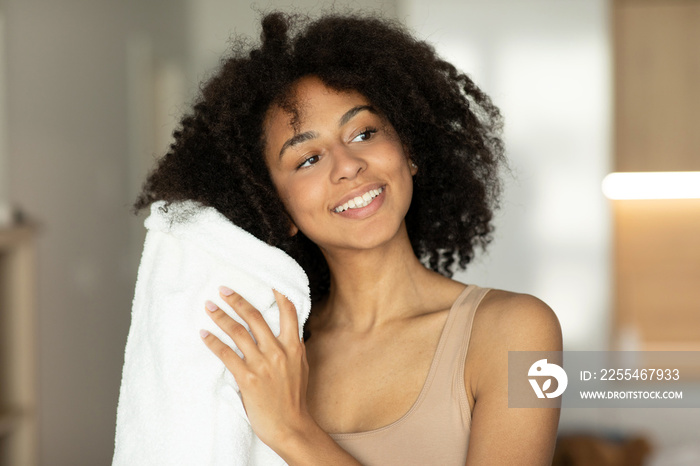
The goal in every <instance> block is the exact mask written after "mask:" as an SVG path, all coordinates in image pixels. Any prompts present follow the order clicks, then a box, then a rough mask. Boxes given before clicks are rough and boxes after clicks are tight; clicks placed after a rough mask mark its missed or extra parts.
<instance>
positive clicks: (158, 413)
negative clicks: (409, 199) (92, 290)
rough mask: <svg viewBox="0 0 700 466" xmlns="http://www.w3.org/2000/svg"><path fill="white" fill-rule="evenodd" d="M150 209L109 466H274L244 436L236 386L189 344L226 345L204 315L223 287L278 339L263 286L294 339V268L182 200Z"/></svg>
mask: <svg viewBox="0 0 700 466" xmlns="http://www.w3.org/2000/svg"><path fill="white" fill-rule="evenodd" d="M164 206H165V202H163V201H159V202H156V203H154V204H153V205H152V206H151V215H150V216H149V217H148V218H147V219H146V221H145V226H146V228H147V229H148V233H147V235H146V241H145V244H144V249H143V255H142V257H141V264H140V265H139V271H138V278H137V282H136V291H135V295H134V301H133V308H132V316H131V319H132V320H131V328H130V330H129V336H128V339H127V343H126V351H125V357H124V369H123V373H122V384H121V391H120V395H119V405H118V408H117V428H116V438H115V450H114V459H113V465H114V466H141V465H222V466H223V465H226V466H232V465H247V464H260V465H278V464H284V461H283V460H282V459H281V458H280V457H279V456H277V455H276V454H275V453H274V452H273V451H272V450H271V449H270V448H269V447H267V446H266V445H264V444H263V443H262V442H261V441H260V440H259V439H258V438H257V437H256V436H255V434H254V433H253V431H252V429H251V427H250V424H249V422H248V419H247V417H246V415H245V410H244V409H243V404H242V402H241V398H240V393H239V392H238V386H237V385H236V382H235V380H234V378H233V376H232V375H231V373H230V372H229V371H228V370H227V369H226V368H225V366H224V365H223V363H222V362H221V361H220V360H219V359H218V358H217V357H216V356H215V355H214V354H212V353H211V351H209V349H208V348H207V347H206V346H205V345H204V343H203V342H202V341H201V339H200V337H199V329H206V330H208V331H209V332H211V333H212V334H214V335H216V336H217V337H218V338H219V339H221V340H222V341H223V342H225V343H227V344H229V345H230V346H232V347H234V343H233V341H232V340H231V338H229V337H228V335H226V334H225V333H224V332H223V331H222V330H221V329H220V328H219V327H218V326H217V325H216V324H214V322H213V321H212V320H211V319H210V318H209V317H208V316H207V315H206V312H205V310H204V302H205V300H207V299H209V300H212V301H214V302H215V303H216V304H217V305H218V306H219V307H220V308H221V309H223V310H224V311H226V312H227V313H228V314H229V315H230V316H231V317H233V318H234V319H236V320H237V321H238V322H241V323H243V321H242V320H241V319H240V317H238V315H237V314H236V313H235V312H233V311H232V310H231V308H230V307H229V306H228V305H227V304H226V303H225V302H224V301H223V300H221V299H220V298H219V292H218V287H219V286H220V285H226V286H228V287H230V288H232V289H234V290H235V291H236V292H237V293H239V294H241V295H242V296H243V297H244V298H245V299H246V300H247V301H248V302H250V303H251V304H252V305H253V306H254V307H255V308H257V309H258V310H259V311H260V312H261V313H262V314H263V316H264V317H265V320H266V321H267V322H268V324H269V325H270V328H271V329H272V331H273V333H274V334H275V335H279V309H278V307H277V304H276V302H275V298H274V294H273V293H272V289H273V288H274V289H276V290H277V291H279V292H280V293H282V294H284V295H285V296H286V297H287V298H288V299H289V300H290V301H291V302H292V303H293V304H294V306H295V307H296V310H297V314H298V316H299V336H300V337H301V335H302V327H303V325H304V323H305V322H306V319H307V317H308V315H309V311H310V308H311V301H310V298H309V284H308V279H307V277H306V274H305V273H304V271H303V269H302V268H301V267H300V266H299V264H297V262H296V261H294V260H293V259H292V258H291V257H289V256H288V255H287V254H286V253H284V252H283V251H282V250H280V249H278V248H275V247H272V246H269V245H267V244H265V243H263V242H262V241H260V240H258V239H257V238H255V237H254V236H253V235H251V234H250V233H248V232H246V231H244V230H243V229H241V228H239V227H237V226H236V225H234V224H233V223H232V222H231V221H229V220H228V219H227V218H226V217H224V216H223V215H221V214H220V213H219V212H218V211H217V210H216V209H213V208H211V207H202V206H200V205H199V204H197V203H194V202H191V201H186V202H178V203H173V204H171V205H170V206H168V207H167V209H165V207H164Z"/></svg>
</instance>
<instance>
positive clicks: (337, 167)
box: [331, 145, 367, 182]
mask: <svg viewBox="0 0 700 466" xmlns="http://www.w3.org/2000/svg"><path fill="white" fill-rule="evenodd" d="M331 155H332V160H333V168H332V172H331V177H332V179H333V181H336V182H337V181H341V180H344V179H347V180H352V179H354V178H355V177H356V176H357V175H358V174H359V173H360V172H362V171H364V170H365V169H366V168H367V162H366V161H365V160H364V159H363V158H362V157H361V156H359V155H358V154H356V153H353V152H352V151H351V150H350V149H349V148H347V147H345V146H343V145H338V146H336V147H334V148H333V150H332V154H331Z"/></svg>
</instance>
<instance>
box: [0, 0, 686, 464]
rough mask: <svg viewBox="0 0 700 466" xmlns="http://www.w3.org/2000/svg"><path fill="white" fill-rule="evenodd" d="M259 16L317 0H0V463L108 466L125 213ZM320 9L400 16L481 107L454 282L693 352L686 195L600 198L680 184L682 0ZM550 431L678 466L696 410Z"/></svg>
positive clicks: (127, 232)
mask: <svg viewBox="0 0 700 466" xmlns="http://www.w3.org/2000/svg"><path fill="white" fill-rule="evenodd" d="M273 7H277V8H281V9H284V10H290V9H292V8H294V9H298V10H299V11H301V12H309V13H310V14H312V15H316V14H319V13H321V12H324V11H329V9H330V4H329V5H327V4H325V3H323V2H320V1H312V0H299V1H296V2H262V1H261V2H256V3H254V4H252V5H251V3H250V2H249V1H231V0H229V1H227V0H0V274H1V275H0V306H2V307H0V363H1V364H2V365H1V366H0V368H1V369H0V464H3V465H4V464H8V465H9V464H11V465H34V464H41V465H58V466H63V465H66V466H68V465H71V466H72V465H107V464H110V462H111V456H112V452H113V438H114V425H115V416H116V407H117V398H118V394H119V384H120V378H121V368H122V364H123V352H124V345H125V343H126V336H127V332H128V329H129V324H130V311H131V309H130V308H131V299H132V296H133V289H134V284H135V281H136V271H137V268H138V261H139V257H140V253H141V248H142V242H143V238H144V235H145V232H144V230H143V225H142V223H143V217H136V216H134V215H132V214H131V213H130V205H131V203H132V202H133V200H134V199H135V196H136V194H137V192H138V190H139V188H140V186H141V183H142V182H143V180H144V177H145V175H146V173H147V171H148V170H149V168H150V167H152V165H153V163H154V161H155V160H156V158H157V157H159V156H161V155H162V154H163V153H164V152H165V150H166V148H167V146H168V144H169V142H170V138H171V134H172V131H173V129H174V128H175V126H176V125H177V122H178V120H179V118H180V117H181V115H182V114H183V112H185V111H187V110H188V104H189V103H190V102H191V101H192V99H193V98H194V96H195V95H196V93H197V90H198V84H199V83H200V81H201V80H202V79H205V78H206V77H207V76H209V75H210V74H211V73H212V72H213V71H214V70H215V68H216V66H217V65H218V63H219V59H220V57H221V56H222V55H223V54H224V53H225V52H226V49H227V40H228V39H229V38H230V37H232V36H233V35H245V36H249V37H251V38H253V39H257V37H258V33H259V28H258V24H259V22H258V19H259V17H260V12H261V11H266V10H269V9H271V8H273ZM333 7H334V8H335V10H337V11H341V12H342V11H347V10H348V9H351V10H359V11H372V12H374V13H375V14H378V15H384V16H387V17H390V18H395V19H398V20H400V21H402V22H404V23H405V24H406V25H408V26H409V27H410V28H411V29H412V30H413V31H414V32H415V34H416V35H417V36H418V37H420V38H423V39H426V40H427V41H429V42H431V43H432V44H434V46H435V47H436V49H437V50H438V52H439V53H441V54H442V55H443V56H444V57H445V58H447V59H448V60H450V61H452V62H453V63H454V64H455V65H456V66H457V67H458V68H460V69H462V70H463V71H465V72H466V73H467V74H469V75H470V76H471V77H472V78H473V79H474V80H475V81H476V83H477V84H478V85H479V86H481V87H482V88H483V89H484V90H485V91H486V92H487V93H488V94H489V95H491V96H492V98H493V100H494V102H495V103H496V105H498V106H499V107H500V108H501V110H502V113H503V115H504V117H505V123H506V126H505V139H506V144H507V148H508V156H509V159H510V168H511V172H510V173H506V174H504V176H505V182H506V190H505V193H504V197H503V202H502V209H501V210H500V212H499V213H498V216H497V220H496V224H497V230H496V234H495V239H494V241H493V244H492V246H491V248H490V249H489V252H488V253H487V254H484V255H482V256H480V257H479V258H478V259H477V260H476V261H475V263H474V264H473V265H472V266H471V267H470V268H469V270H468V271H467V272H466V273H464V274H461V275H459V276H458V277H457V278H458V279H460V280H462V281H465V282H471V283H476V284H479V285H481V286H491V287H498V288H504V289H509V290H513V291H519V292H525V293H530V294H533V295H536V296H538V297H540V298H541V299H543V300H544V301H545V302H547V303H548V304H549V305H550V306H551V307H552V308H553V309H554V310H555V312H556V313H557V315H558V317H559V320H560V322H561V325H562V331H563V334H564V348H565V349H566V350H607V349H624V350H651V349H654V350H663V349H667V350H668V349H676V350H698V349H700V315H699V314H700V313H698V310H699V309H700V295H699V294H698V286H697V284H698V283H699V282H700V206H699V202H700V201H699V200H698V199H672V200H658V199H649V200H613V199H608V198H606V197H605V196H604V195H603V192H602V190H601V183H602V181H603V178H604V177H605V176H606V175H607V174H608V173H611V172H615V171H626V172H639V171H651V172H663V171H698V170H700V1H697V0H619V1H618V0H567V1H561V0H510V1H509V0H460V1H458V0H452V1H450V0H431V1H422V0H386V1H383V2H377V1H372V0H354V1H347V2H342V1H336V2H333ZM650 184H654V183H653V182H651V183H650ZM698 184H700V182H698ZM698 368H700V361H698V363H697V367H695V370H696V377H697V378H696V380H697V382H691V383H688V384H686V385H685V386H684V387H683V389H684V390H688V391H696V392H697V391H700V377H699V376H698V375H697V374H700V371H698V370H697V369H698ZM560 432H561V434H562V435H565V434H571V433H577V432H588V433H591V434H595V435H596V436H598V437H601V438H605V439H608V440H610V439H618V440H620V441H619V442H613V443H608V444H606V445H605V447H604V448H607V449H609V450H610V451H614V452H616V454H617V451H618V450H620V449H624V448H634V446H633V445H632V444H631V443H629V442H627V443H625V441H626V440H627V439H633V438H635V437H637V438H644V439H646V441H647V442H648V443H649V445H650V446H651V447H652V453H651V454H650V455H648V456H647V459H646V461H647V464H659V465H660V464H665V465H673V464H678V465H680V464H700V451H699V450H698V446H697V445H698V443H699V441H700V409H685V410H682V409H658V408H657V409H617V410H616V409H599V410H595V409H590V410H589V409H586V410H582V409H568V410H567V409H565V410H562V418H561V423H560ZM630 445H632V446H630ZM590 448H594V447H590ZM590 448H589V450H590ZM595 448H598V447H595ZM608 456H609V455H608ZM609 457H611V456H609ZM591 461H592V460H591ZM570 464H574V463H570ZM575 464H633V463H602V462H598V463H575Z"/></svg>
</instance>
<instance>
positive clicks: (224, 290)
mask: <svg viewBox="0 0 700 466" xmlns="http://www.w3.org/2000/svg"><path fill="white" fill-rule="evenodd" d="M219 292H220V293H221V294H222V295H224V296H231V295H232V294H233V290H232V289H231V288H229V287H228V286H220V287H219Z"/></svg>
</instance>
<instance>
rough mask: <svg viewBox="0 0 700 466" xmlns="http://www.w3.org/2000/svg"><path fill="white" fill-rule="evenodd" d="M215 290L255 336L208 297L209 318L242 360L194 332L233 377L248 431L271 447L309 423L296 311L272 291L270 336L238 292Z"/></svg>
mask: <svg viewBox="0 0 700 466" xmlns="http://www.w3.org/2000/svg"><path fill="white" fill-rule="evenodd" d="M219 292H220V294H221V297H222V298H223V299H224V301H226V303H227V304H229V305H230V306H231V307H232V308H233V310H234V311H235V312H236V313H237V314H238V315H239V316H240V317H241V318H242V319H243V320H244V321H245V322H246V324H248V326H249V327H250V330H251V332H252V334H253V336H254V337H255V340H254V339H253V338H252V337H251V336H250V334H249V333H248V331H247V330H246V328H245V327H244V326H243V325H241V324H239V323H238V322H236V321H235V320H233V319H232V318H231V317H230V316H228V315H227V314H226V313H225V312H224V311H222V310H221V309H219V308H218V307H217V306H216V304H214V303H212V302H211V301H207V303H206V308H207V311H208V313H209V316H210V317H211V318H212V320H214V322H215V323H216V325H218V326H219V327H220V328H221V329H222V330H223V331H224V332H226V334H227V335H228V336H230V337H231V339H232V340H233V341H234V342H235V343H236V346H238V348H239V349H240V350H241V352H242V353H243V358H241V357H240V356H238V354H237V353H236V352H235V351H234V350H233V349H232V348H231V347H229V346H228V345H226V344H225V343H223V342H222V341H221V340H219V339H218V338H217V337H216V336H214V335H212V334H210V333H209V332H207V331H206V330H202V331H201V332H200V333H201V336H202V338H203V340H204V343H205V344H206V345H207V347H208V348H209V349H210V350H211V351H212V352H213V353H214V354H215V355H216V356H217V357H218V358H219V359H221V361H222V362H223V363H224V364H225V365H226V367H227V368H228V370H229V371H231V373H232V374H233V376H234V377H235V379H236V382H237V383H238V386H239V388H240V390H241V397H242V399H243V406H244V407H245V410H246V413H247V415H248V419H249V420H250V425H251V426H252V428H253V430H254V431H255V433H256V434H257V436H258V437H260V439H261V440H262V441H263V442H265V443H266V444H267V445H268V446H270V448H272V449H273V450H276V451H277V450H278V448H279V447H281V446H283V445H284V443H285V442H288V441H289V440H291V439H293V438H294V437H295V436H299V435H303V432H304V431H305V430H306V429H309V428H312V429H313V427H311V426H313V425H314V424H315V422H314V421H313V419H312V418H311V416H310V415H309V413H308V410H307V408H306V388H307V385H308V375H309V365H308V363H307V360H306V349H305V347H304V343H303V342H302V341H300V339H299V325H298V319H297V313H296V309H295V308H294V305H293V304H292V303H291V302H290V301H289V300H288V299H287V298H286V297H285V296H284V295H282V294H280V293H278V292H277V291H275V290H273V292H274V294H275V300H276V301H277V305H278V306H279V310H280V335H279V337H275V336H274V334H273V333H272V331H271V330H270V327H269V326H268V325H267V322H265V319H264V318H263V316H262V314H261V313H260V311H258V310H257V309H255V308H254V307H253V306H252V305H251V304H250V303H248V301H246V300H245V299H243V297H242V296H241V295H239V294H237V293H235V292H234V291H232V290H231V289H229V288H227V287H223V286H222V287H221V288H219ZM256 341H257V343H256Z"/></svg>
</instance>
